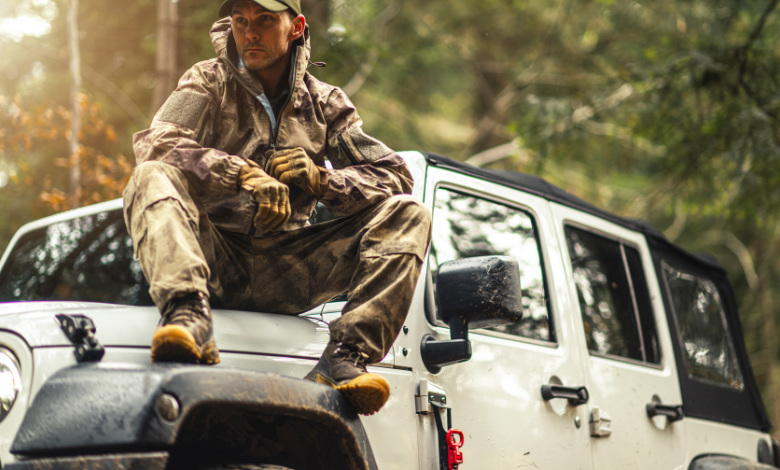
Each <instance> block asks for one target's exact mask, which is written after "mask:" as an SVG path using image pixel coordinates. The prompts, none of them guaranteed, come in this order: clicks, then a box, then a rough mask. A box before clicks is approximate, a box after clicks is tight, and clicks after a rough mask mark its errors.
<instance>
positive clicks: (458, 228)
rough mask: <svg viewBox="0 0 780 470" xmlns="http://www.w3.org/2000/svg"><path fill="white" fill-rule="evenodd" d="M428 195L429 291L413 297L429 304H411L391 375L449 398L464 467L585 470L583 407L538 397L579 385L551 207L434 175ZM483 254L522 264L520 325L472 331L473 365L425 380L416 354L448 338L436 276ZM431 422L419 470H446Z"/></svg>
mask: <svg viewBox="0 0 780 470" xmlns="http://www.w3.org/2000/svg"><path fill="white" fill-rule="evenodd" d="M425 190H426V194H425V201H426V204H428V205H429V207H430V208H431V209H432V213H433V240H432V245H431V248H430V251H429V256H428V259H427V260H426V263H425V265H424V268H423V269H424V271H423V274H422V275H423V276H426V278H427V279H428V282H427V286H424V287H422V288H421V289H423V290H426V292H418V295H422V294H424V295H426V302H425V305H426V306H427V307H426V308H423V307H422V305H420V303H417V302H415V304H414V306H413V308H412V311H410V314H409V317H410V318H409V319H408V320H407V325H406V326H407V327H408V330H406V329H405V330H404V331H405V334H404V335H402V337H401V338H400V341H399V345H400V346H401V347H403V348H404V349H403V351H402V354H399V355H397V356H396V366H397V367H403V366H409V367H411V368H413V370H414V371H415V376H416V379H417V380H418V383H419V381H424V383H425V384H426V385H427V386H428V387H429V388H428V391H429V392H433V391H434V390H435V391H436V393H440V394H443V395H445V396H446V400H447V404H448V406H449V407H450V409H451V425H452V427H453V428H457V429H460V430H461V431H463V434H464V438H465V442H464V445H463V447H462V448H461V449H462V452H463V454H464V464H463V465H465V466H467V467H465V468H490V469H503V468H507V469H510V468H511V469H514V468H521V467H531V468H542V469H544V468H547V469H558V468H568V469H589V468H591V467H590V458H589V450H588V441H589V440H588V437H587V432H586V430H585V427H586V424H585V421H586V416H585V412H584V410H583V409H582V407H576V406H572V405H570V404H569V403H568V401H567V400H565V399H552V400H549V401H545V400H544V399H543V398H542V394H541V389H542V386H543V385H547V384H556V385H566V386H575V387H576V386H581V385H582V384H583V380H584V376H583V374H582V370H581V368H580V361H581V359H580V357H579V356H578V352H577V351H578V347H577V346H578V342H577V341H576V340H575V338H574V331H575V330H574V325H573V323H572V322H571V320H570V319H569V318H566V317H565V316H562V315H560V312H567V311H569V310H570V309H569V306H568V290H567V286H566V283H565V278H564V271H563V266H562V262H561V256H560V250H561V247H560V246H559V244H558V242H557V239H556V237H555V229H554V226H553V224H552V223H551V222H552V220H551V214H550V211H549V205H548V202H547V201H545V200H544V199H542V198H539V197H536V196H532V195H529V194H526V193H522V192H520V191H516V190H512V189H509V188H506V187H503V186H501V185H497V184H493V183H490V182H486V181H484V180H481V179H478V178H474V177H470V176H468V175H463V174H460V173H456V172H452V171H449V170H445V169H440V168H436V167H429V169H428V172H427V178H426V188H425ZM485 255H505V256H513V257H515V258H516V259H517V260H518V263H519V265H520V271H521V275H520V283H521V289H522V292H523V299H522V301H523V305H524V319H523V320H522V321H521V322H520V323H517V324H513V325H505V326H501V327H495V328H492V329H480V330H473V331H471V332H470V335H469V339H470V341H471V347H472V353H473V354H472V357H471V359H470V360H469V361H467V362H464V363H459V364H454V365H450V366H445V367H443V368H442V370H441V372H439V373H436V374H434V373H431V372H430V371H428V370H427V369H426V368H425V366H424V365H423V363H422V360H421V358H420V355H419V350H420V341H421V339H422V337H423V336H425V335H433V336H434V337H435V338H437V339H449V330H448V328H446V325H445V324H444V323H443V322H441V320H440V318H439V317H438V315H437V312H436V306H435V301H434V300H433V299H434V298H435V297H434V292H433V291H432V289H433V285H435V282H434V281H435V274H436V270H437V268H438V266H439V265H440V264H441V263H444V262H446V261H449V260H453V259H460V258H468V257H475V256H485ZM415 309H418V310H415ZM426 310H427V311H426ZM419 390H420V389H419V388H418V392H419ZM423 395H425V393H423ZM421 399H422V400H423V401H426V397H425V396H422V397H421ZM434 417H435V412H434V413H430V414H427V415H421V416H420V417H419V427H418V437H419V439H420V468H421V469H422V468H424V469H439V468H447V467H446V463H445V466H439V465H440V464H439V463H438V460H439V459H438V456H439V451H438V448H437V445H438V440H437V426H436V423H435V419H434ZM442 421H443V422H444V423H446V418H443V420H442Z"/></svg>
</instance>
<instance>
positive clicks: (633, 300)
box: [562, 219, 665, 370]
mask: <svg viewBox="0 0 780 470" xmlns="http://www.w3.org/2000/svg"><path fill="white" fill-rule="evenodd" d="M562 226H563V228H564V230H565V228H566V227H567V226H568V227H572V228H575V229H578V230H582V231H585V232H589V233H591V234H594V235H597V236H599V237H602V238H605V239H607V240H610V241H612V242H615V243H617V244H618V245H620V255H621V261H622V263H623V270H624V271H625V274H626V278H627V279H628V286H629V291H630V293H631V303H632V306H633V308H634V318H635V321H636V327H637V332H638V334H639V339H640V350H641V353H642V359H643V360H642V361H639V360H637V359H631V358H629V357H623V356H617V355H613V354H602V353H600V352H598V351H592V350H591V349H590V348H588V347H587V346H586V349H587V351H588V355H590V356H593V357H600V358H602V359H610V360H615V361H619V362H626V363H629V364H635V365H639V366H645V367H649V368H651V369H658V370H663V369H664V357H665V354H663V350H660V349H659V356H660V357H659V361H658V363H654V362H650V361H648V360H647V350H646V346H645V341H644V332H643V331H642V322H641V318H640V317H639V305H638V304H637V301H636V293H635V292H634V281H633V279H632V278H631V270H630V268H629V267H628V259H627V257H626V252H625V249H624V246H628V247H630V248H633V249H634V250H636V251H637V252H638V253H640V257H641V250H640V247H639V245H638V244H637V243H634V242H632V241H630V240H625V239H623V238H621V237H618V236H615V235H613V234H610V233H607V232H604V231H601V230H598V229H595V228H593V227H590V226H588V225H585V224H581V223H578V222H576V221H572V220H568V219H567V220H564V221H563V223H562ZM564 247H565V249H564V250H563V251H566V253H567V255H566V256H567V257H568V258H569V260H568V261H569V264H568V268H569V269H571V268H572V261H571V257H570V256H569V255H568V246H567V245H566V241H565V240H564ZM640 261H641V259H640ZM644 268H645V267H644V263H643V264H642V269H644ZM645 278H646V279H647V278H648V276H647V273H645ZM575 289H576V287H575ZM650 307H651V309H652V312H653V323H654V324H655V327H656V331H658V321H656V315H655V309H654V308H653V306H652V304H651V306H650ZM577 309H578V310H579V306H578V307H577ZM580 315H582V311H580Z"/></svg>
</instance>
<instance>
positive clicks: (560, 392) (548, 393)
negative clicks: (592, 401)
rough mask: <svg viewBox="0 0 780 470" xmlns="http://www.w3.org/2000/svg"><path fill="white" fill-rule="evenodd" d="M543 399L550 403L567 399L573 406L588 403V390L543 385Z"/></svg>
mask: <svg viewBox="0 0 780 470" xmlns="http://www.w3.org/2000/svg"><path fill="white" fill-rule="evenodd" d="M542 398H544V401H550V400H552V399H553V398H565V399H567V400H569V403H570V404H571V405H572V406H579V405H583V404H585V403H587V402H588V398H590V395H588V389H587V388H585V387H564V386H563V385H542Z"/></svg>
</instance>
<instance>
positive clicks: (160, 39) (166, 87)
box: [150, 0, 179, 116]
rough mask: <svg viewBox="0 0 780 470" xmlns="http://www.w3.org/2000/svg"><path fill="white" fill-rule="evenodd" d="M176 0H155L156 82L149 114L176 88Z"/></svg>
mask: <svg viewBox="0 0 780 470" xmlns="http://www.w3.org/2000/svg"><path fill="white" fill-rule="evenodd" d="M178 22H179V15H178V1H177V0H157V62H156V68H157V83H156V85H155V88H154V97H153V98H152V109H151V113H150V114H151V115H152V116H154V115H155V114H157V111H158V110H159V109H160V108H161V107H162V105H163V103H165V100H167V99H168V96H169V95H170V94H171V92H172V91H173V90H175V89H176V83H177V82H178V78H179V77H177V76H176V37H177V33H178V28H177V26H178Z"/></svg>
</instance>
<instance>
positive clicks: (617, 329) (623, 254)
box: [564, 226, 661, 364]
mask: <svg viewBox="0 0 780 470" xmlns="http://www.w3.org/2000/svg"><path fill="white" fill-rule="evenodd" d="M564 230H565V233H566V244H567V246H568V249H569V257H570V259H571V264H572V275H573V277H574V283H575V285H576V288H577V300H578V302H579V306H580V314H581V315H582V321H583V325H584V328H585V338H586V340H587V343H588V350H589V351H590V352H591V353H592V354H596V355H603V356H617V357H622V358H628V359H633V360H635V361H641V362H647V363H651V364H658V363H660V359H661V357H660V351H659V348H658V335H657V329H656V325H655V319H654V317H653V311H652V305H651V303H650V294H649V292H648V290H647V282H646V280H645V276H644V272H643V269H642V262H641V259H640V256H639V252H638V251H637V250H636V249H635V248H633V247H631V246H627V245H625V244H623V243H621V242H619V241H616V240H612V239H609V238H606V237H602V236H599V235H596V234H594V233H592V232H588V231H586V230H582V229H579V228H576V227H572V226H566V227H565V229H564Z"/></svg>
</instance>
